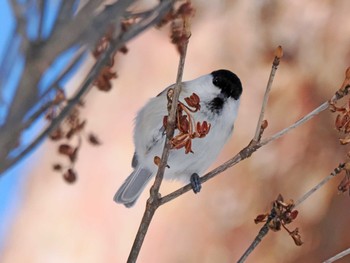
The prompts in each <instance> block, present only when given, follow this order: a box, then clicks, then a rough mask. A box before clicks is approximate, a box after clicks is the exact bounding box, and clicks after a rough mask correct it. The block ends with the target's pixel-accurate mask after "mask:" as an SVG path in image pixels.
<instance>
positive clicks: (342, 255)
mask: <svg viewBox="0 0 350 263" xmlns="http://www.w3.org/2000/svg"><path fill="white" fill-rule="evenodd" d="M349 254H350V248H348V249H345V250H344V251H342V252H340V253H338V254H336V255H335V256H334V257H331V258H329V259H327V260H325V261H323V263H332V262H334V261H336V260H338V259H341V258H343V257H345V256H347V255H349Z"/></svg>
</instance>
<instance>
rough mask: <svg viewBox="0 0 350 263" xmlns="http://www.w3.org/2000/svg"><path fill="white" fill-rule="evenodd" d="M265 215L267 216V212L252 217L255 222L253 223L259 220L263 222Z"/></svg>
mask: <svg viewBox="0 0 350 263" xmlns="http://www.w3.org/2000/svg"><path fill="white" fill-rule="evenodd" d="M267 216H268V214H261V215H258V216H257V217H256V218H255V219H254V223H255V224H258V223H261V222H265V219H266V217H267Z"/></svg>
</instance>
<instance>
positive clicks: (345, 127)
mask: <svg viewBox="0 0 350 263" xmlns="http://www.w3.org/2000/svg"><path fill="white" fill-rule="evenodd" d="M330 111H331V112H334V113H337V117H336V119H335V128H336V129H337V130H338V131H339V132H340V133H341V134H342V135H344V138H340V139H339V141H340V143H341V144H342V145H346V144H348V143H349V142H350V100H349V101H348V103H347V105H346V106H342V107H338V106H336V105H335V103H334V102H332V103H331V104H330Z"/></svg>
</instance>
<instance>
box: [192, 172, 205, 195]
mask: <svg viewBox="0 0 350 263" xmlns="http://www.w3.org/2000/svg"><path fill="white" fill-rule="evenodd" d="M190 181H191V186H192V190H193V192H194V193H195V194H197V193H199V192H200V191H201V189H202V183H201V180H200V177H199V175H198V174H196V173H194V174H192V175H191V178H190Z"/></svg>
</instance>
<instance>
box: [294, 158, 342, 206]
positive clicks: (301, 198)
mask: <svg viewBox="0 0 350 263" xmlns="http://www.w3.org/2000/svg"><path fill="white" fill-rule="evenodd" d="M344 167H345V163H340V164H339V165H338V166H337V167H336V168H335V169H334V170H333V171H332V172H331V173H330V174H329V175H328V176H327V177H325V178H324V179H323V180H322V181H321V182H319V183H318V184H317V185H315V186H314V187H313V188H311V189H310V190H309V191H307V192H306V193H305V194H304V195H303V196H302V197H300V198H299V199H298V200H297V201H296V202H295V203H294V207H296V206H298V205H300V204H301V203H303V202H304V201H305V200H306V199H308V198H309V197H310V196H311V195H312V194H314V193H315V192H316V191H317V190H318V189H320V188H321V187H322V186H324V185H325V184H326V183H327V182H328V181H329V180H331V179H332V178H334V177H335V176H336V175H338V174H339V173H340V172H341V171H343V169H344Z"/></svg>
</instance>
